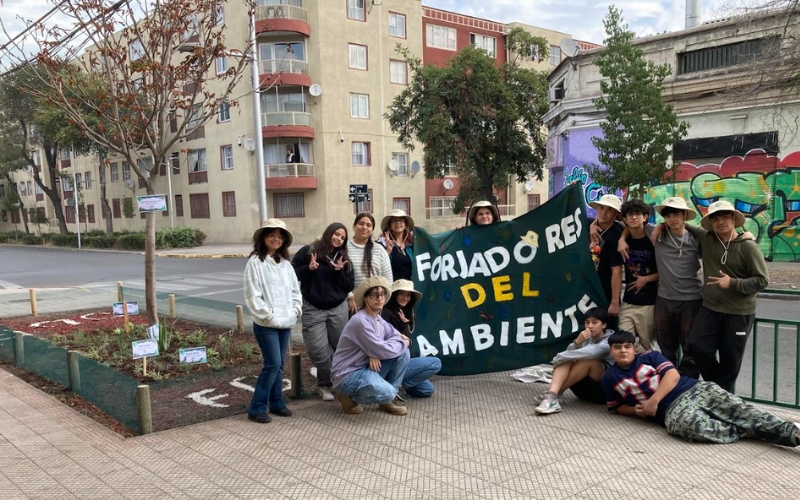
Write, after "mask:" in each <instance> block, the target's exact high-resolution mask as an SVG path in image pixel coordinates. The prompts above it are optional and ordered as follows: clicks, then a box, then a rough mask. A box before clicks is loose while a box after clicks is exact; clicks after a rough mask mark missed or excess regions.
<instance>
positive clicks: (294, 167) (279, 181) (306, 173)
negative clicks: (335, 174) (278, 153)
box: [266, 163, 317, 190]
mask: <svg viewBox="0 0 800 500" xmlns="http://www.w3.org/2000/svg"><path fill="white" fill-rule="evenodd" d="M266 170H267V179H266V187H267V189H272V190H276V189H317V178H316V176H315V175H314V165H312V164H310V163H279V164H272V165H267V169H266Z"/></svg>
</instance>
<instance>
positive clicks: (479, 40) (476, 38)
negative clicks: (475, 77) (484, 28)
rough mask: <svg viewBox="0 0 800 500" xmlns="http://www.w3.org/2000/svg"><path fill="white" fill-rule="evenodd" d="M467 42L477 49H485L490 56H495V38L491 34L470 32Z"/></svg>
mask: <svg viewBox="0 0 800 500" xmlns="http://www.w3.org/2000/svg"><path fill="white" fill-rule="evenodd" d="M469 43H471V44H472V45H474V46H475V47H477V48H479V49H483V50H485V51H486V53H487V54H489V56H490V57H496V56H497V39H496V38H495V37H493V36H485V35H476V34H475V33H470V35H469Z"/></svg>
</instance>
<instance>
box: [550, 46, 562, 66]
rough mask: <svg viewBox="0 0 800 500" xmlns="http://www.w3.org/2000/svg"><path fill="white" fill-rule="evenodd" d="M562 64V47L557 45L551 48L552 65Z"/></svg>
mask: <svg viewBox="0 0 800 500" xmlns="http://www.w3.org/2000/svg"><path fill="white" fill-rule="evenodd" d="M560 62H561V47H559V46H557V45H551V46H550V64H551V65H553V66H558V63H560Z"/></svg>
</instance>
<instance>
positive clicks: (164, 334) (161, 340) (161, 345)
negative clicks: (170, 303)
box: [158, 317, 174, 352]
mask: <svg viewBox="0 0 800 500" xmlns="http://www.w3.org/2000/svg"><path fill="white" fill-rule="evenodd" d="M166 321H167V318H166V317H162V318H161V321H160V322H159V323H158V352H167V350H168V349H169V343H170V341H171V340H172V328H168V327H167V323H166ZM173 324H174V323H173Z"/></svg>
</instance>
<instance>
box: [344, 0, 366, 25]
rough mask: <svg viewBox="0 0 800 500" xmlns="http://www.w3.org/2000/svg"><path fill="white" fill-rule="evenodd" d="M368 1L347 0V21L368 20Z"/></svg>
mask: <svg viewBox="0 0 800 500" xmlns="http://www.w3.org/2000/svg"><path fill="white" fill-rule="evenodd" d="M366 3H367V2H366V0H347V19H354V20H356V21H366V20H367V6H366Z"/></svg>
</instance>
